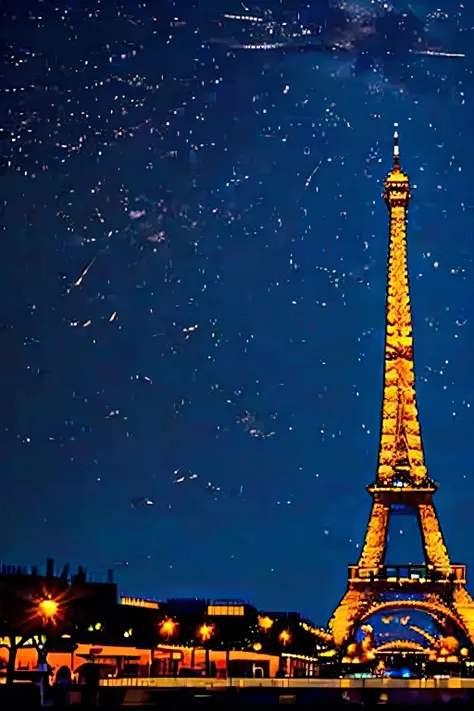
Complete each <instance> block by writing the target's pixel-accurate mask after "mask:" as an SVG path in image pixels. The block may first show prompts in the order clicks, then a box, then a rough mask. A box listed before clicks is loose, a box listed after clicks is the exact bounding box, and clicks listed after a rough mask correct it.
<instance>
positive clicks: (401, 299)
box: [329, 124, 474, 648]
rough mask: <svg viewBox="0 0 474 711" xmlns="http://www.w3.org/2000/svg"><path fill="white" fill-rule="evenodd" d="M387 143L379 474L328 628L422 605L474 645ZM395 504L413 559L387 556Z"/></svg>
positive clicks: (404, 200)
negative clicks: (404, 520)
mask: <svg viewBox="0 0 474 711" xmlns="http://www.w3.org/2000/svg"><path fill="white" fill-rule="evenodd" d="M395 126H396V128H397V124H396V125H395ZM393 146H394V147H393V168H392V170H391V171H390V173H389V174H388V176H387V178H386V180H385V186H384V188H385V189H384V199H385V203H386V205H387V208H388V211H389V215H390V237H389V256H388V278H387V301H386V333H385V350H384V380H383V403H382V425H381V435H380V447H379V455H378V467H377V476H376V480H375V482H374V483H373V484H372V485H371V486H369V487H368V488H367V491H368V492H369V494H370V495H371V496H372V501H373V503H372V510H371V513H370V518H369V523H368V526H367V531H366V536H365V542H364V545H363V548H362V551H361V554H360V558H359V562H358V563H357V565H349V580H348V586H347V590H346V593H345V595H344V597H343V598H342V600H341V601H340V603H339V605H338V606H337V608H336V610H335V612H334V614H333V617H332V619H331V621H330V623H329V628H330V631H331V633H332V635H333V640H334V643H335V645H336V646H337V647H339V648H343V647H344V646H345V645H346V644H347V643H348V642H350V641H351V640H352V639H353V637H354V634H355V631H356V629H357V627H358V626H360V625H362V624H364V622H365V621H366V620H368V618H369V617H370V616H371V615H373V614H374V613H376V612H382V611H383V610H396V609H404V610H406V609H407V608H408V609H409V608H413V609H417V610H424V611H426V612H428V613H429V614H430V615H431V616H432V617H433V618H434V619H435V620H436V621H437V622H438V624H439V625H440V627H441V629H443V630H446V629H453V628H454V629H458V630H460V631H461V632H462V633H464V634H465V635H466V637H467V638H468V640H470V642H471V644H473V645H474V601H473V599H472V597H471V595H470V594H469V592H468V591H467V590H466V567H465V566H464V565H458V564H454V563H452V562H451V560H450V557H449V554H448V550H447V547H446V543H445V541H444V537H443V533H442V531H441V527H440V524H439V521H438V516H437V513H436V509H435V507H434V504H433V495H434V494H435V492H436V489H437V486H436V484H435V482H434V481H433V480H432V479H430V478H429V477H428V472H427V469H426V465H425V458H424V452H423V443H422V439H421V433H420V423H419V418H418V409H417V405H416V393H415V376H414V366H413V333H412V317H411V307H410V294H409V280H408V266H407V244H406V242H407V239H406V225H407V210H408V203H409V201H410V183H409V179H408V176H407V175H406V174H405V173H404V172H403V171H402V170H401V168H400V160H399V146H398V131H397V130H395V134H394V144H393ZM399 511H404V512H408V513H412V514H414V515H415V516H416V517H417V521H418V526H419V530H420V535H421V541H422V545H423V552H424V559H425V560H424V562H423V563H420V564H419V565H412V564H409V565H395V566H387V565H386V564H385V557H386V550H387V534H388V526H389V520H390V516H391V515H392V514H394V513H396V512H399Z"/></svg>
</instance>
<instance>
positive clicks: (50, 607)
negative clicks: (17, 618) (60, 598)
mask: <svg viewBox="0 0 474 711" xmlns="http://www.w3.org/2000/svg"><path fill="white" fill-rule="evenodd" d="M38 611H39V613H40V615H41V617H42V618H43V620H45V621H48V622H55V620H56V617H57V615H58V611H59V605H58V603H57V602H56V600H53V599H52V598H51V597H47V598H45V599H44V600H41V601H40V602H39V603H38Z"/></svg>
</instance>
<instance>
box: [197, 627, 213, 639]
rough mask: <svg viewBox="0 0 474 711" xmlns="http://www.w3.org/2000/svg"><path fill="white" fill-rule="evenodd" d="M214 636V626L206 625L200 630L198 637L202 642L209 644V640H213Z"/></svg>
mask: <svg viewBox="0 0 474 711" xmlns="http://www.w3.org/2000/svg"><path fill="white" fill-rule="evenodd" d="M213 634H214V625H208V624H206V623H204V624H203V625H201V626H200V627H199V629H198V637H199V639H200V640H201V642H207V641H208V640H210V639H211V637H212V635H213Z"/></svg>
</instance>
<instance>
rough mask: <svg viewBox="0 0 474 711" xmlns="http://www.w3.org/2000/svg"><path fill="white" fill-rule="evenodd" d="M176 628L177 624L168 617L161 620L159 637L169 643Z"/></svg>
mask: <svg viewBox="0 0 474 711" xmlns="http://www.w3.org/2000/svg"><path fill="white" fill-rule="evenodd" d="M177 626H178V623H177V622H175V621H174V620H171V619H170V618H169V617H168V618H167V619H166V620H163V622H162V623H161V625H160V635H161V636H162V637H163V639H165V640H166V641H167V642H169V640H170V637H172V636H173V635H174V633H175V631H176V627H177Z"/></svg>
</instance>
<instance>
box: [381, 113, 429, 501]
mask: <svg viewBox="0 0 474 711" xmlns="http://www.w3.org/2000/svg"><path fill="white" fill-rule="evenodd" d="M384 198H385V202H386V205H387V209H388V211H389V214H390V236H389V259H388V275H387V302H386V326H385V329H386V331H385V353H384V384H383V403H382V426H381V434H380V448H379V464H378V470H377V482H376V486H377V487H380V486H382V487H383V486H405V487H407V486H408V487H410V486H412V487H413V486H415V487H420V486H421V487H426V486H428V487H430V486H432V482H431V481H430V480H429V479H428V474H427V471H426V467H425V462H424V454H423V444H422V441H421V434H420V423H419V419H418V409H417V406H416V393H415V375H414V364H413V333H412V317H411V306H410V290H409V279H408V264H407V234H406V223H407V210H408V204H409V201H410V182H409V179H408V175H406V174H405V173H403V172H402V170H401V169H400V150H399V145H398V124H395V131H394V135H393V169H392V170H391V172H390V173H389V174H388V175H387V178H386V180H385V190H384Z"/></svg>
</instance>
